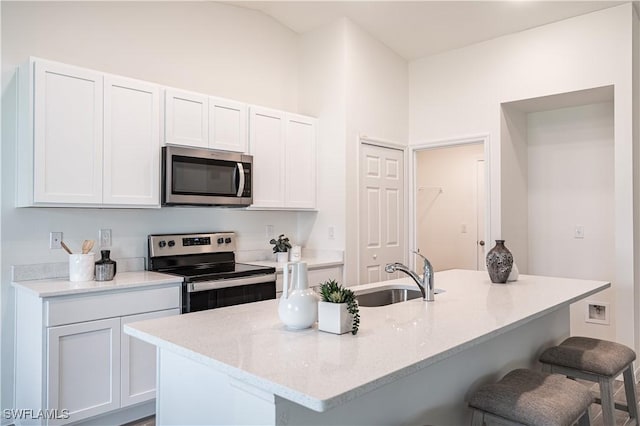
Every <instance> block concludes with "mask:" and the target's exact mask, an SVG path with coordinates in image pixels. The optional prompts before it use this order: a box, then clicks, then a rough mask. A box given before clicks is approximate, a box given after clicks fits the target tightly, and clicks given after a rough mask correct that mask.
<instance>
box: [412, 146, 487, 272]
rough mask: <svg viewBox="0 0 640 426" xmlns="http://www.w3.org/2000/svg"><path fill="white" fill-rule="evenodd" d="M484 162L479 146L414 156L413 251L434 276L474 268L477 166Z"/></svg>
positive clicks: (446, 149)
mask: <svg viewBox="0 0 640 426" xmlns="http://www.w3.org/2000/svg"><path fill="white" fill-rule="evenodd" d="M483 158H484V147H483V145H482V144H478V143H474V144H465V145H457V146H451V147H442V148H434V149H425V150H422V151H418V152H416V169H415V173H416V187H417V192H416V199H415V205H416V232H417V236H416V241H417V247H418V248H419V249H420V252H421V253H422V254H424V255H425V256H426V257H427V258H428V259H429V261H430V262H431V264H432V265H433V268H434V269H435V270H436V271H441V270H445V269H454V268H459V269H476V268H477V259H478V254H477V253H478V245H477V235H478V234H477V225H478V216H477V202H476V195H477V194H476V192H477V162H478V160H483ZM463 227H464V228H465V229H464V231H463V229H462V228H463Z"/></svg>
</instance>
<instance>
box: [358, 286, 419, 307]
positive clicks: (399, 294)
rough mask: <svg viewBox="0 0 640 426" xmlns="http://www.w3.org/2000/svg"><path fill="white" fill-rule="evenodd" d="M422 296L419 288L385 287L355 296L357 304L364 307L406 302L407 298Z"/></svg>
mask: <svg viewBox="0 0 640 426" xmlns="http://www.w3.org/2000/svg"><path fill="white" fill-rule="evenodd" d="M419 297H422V293H420V291H419V290H409V289H406V288H387V289H384V290H378V291H374V292H372V293H365V294H360V295H357V296H356V299H357V300H358V305H360V306H365V307H372V306H386V305H391V304H392V303H399V302H406V301H407V300H411V299H417V298H419Z"/></svg>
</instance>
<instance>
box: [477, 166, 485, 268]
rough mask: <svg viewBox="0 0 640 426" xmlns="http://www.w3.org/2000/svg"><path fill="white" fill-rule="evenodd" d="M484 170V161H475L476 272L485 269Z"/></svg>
mask: <svg viewBox="0 0 640 426" xmlns="http://www.w3.org/2000/svg"><path fill="white" fill-rule="evenodd" d="M484 173H485V169H484V160H477V161H476V216H477V218H478V221H477V250H478V263H477V267H476V269H477V270H478V271H484V270H486V269H487V264H486V262H485V256H486V254H485V249H486V247H487V246H486V243H485V240H484V228H485V224H484V220H485V200H486V198H485V197H486V191H485V175H484Z"/></svg>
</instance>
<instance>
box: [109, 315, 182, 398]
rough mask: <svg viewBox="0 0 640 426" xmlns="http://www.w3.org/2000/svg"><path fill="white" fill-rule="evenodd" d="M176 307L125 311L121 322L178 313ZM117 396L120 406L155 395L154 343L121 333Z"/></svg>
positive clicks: (122, 324) (126, 322)
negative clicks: (144, 311) (128, 313)
mask: <svg viewBox="0 0 640 426" xmlns="http://www.w3.org/2000/svg"><path fill="white" fill-rule="evenodd" d="M179 314H180V309H168V310H165V311H158V312H149V313H146V314H139V315H129V316H126V317H122V318H121V326H122V327H124V325H125V324H128V323H130V322H135V321H143V320H147V319H154V318H161V317H168V316H172V315H179ZM121 343H122V352H121V362H120V366H121V368H122V370H121V379H120V385H121V390H120V400H121V406H122V407H126V406H129V405H133V404H137V403H139V402H144V401H148V400H150V399H153V398H155V397H156V347H155V346H153V345H150V344H149V343H146V342H143V341H142V340H139V339H136V338H135V337H132V336H129V335H128V334H125V333H122V340H121Z"/></svg>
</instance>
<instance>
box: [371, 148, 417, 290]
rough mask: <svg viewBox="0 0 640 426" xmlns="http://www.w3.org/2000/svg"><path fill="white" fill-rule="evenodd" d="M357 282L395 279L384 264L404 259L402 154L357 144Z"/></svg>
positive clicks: (394, 150) (394, 274) (392, 150)
mask: <svg viewBox="0 0 640 426" xmlns="http://www.w3.org/2000/svg"><path fill="white" fill-rule="evenodd" d="M359 186H360V241H359V251H360V256H359V257H360V267H359V274H360V277H359V284H366V283H370V282H376V281H383V280H387V279H392V278H398V273H393V274H388V273H386V272H385V271H384V266H385V265H386V264H387V263H393V262H402V263H404V262H405V252H406V250H405V241H404V153H403V151H401V150H397V149H390V148H383V147H379V146H374V145H369V144H361V145H360V185H359Z"/></svg>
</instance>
